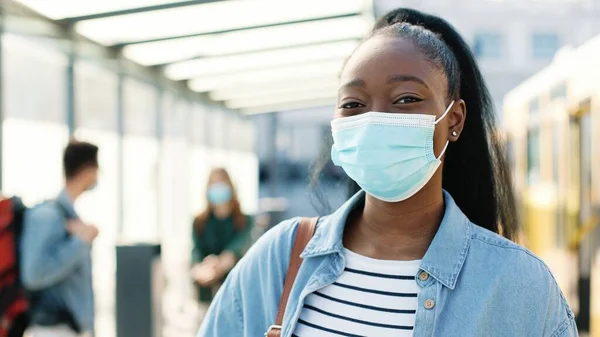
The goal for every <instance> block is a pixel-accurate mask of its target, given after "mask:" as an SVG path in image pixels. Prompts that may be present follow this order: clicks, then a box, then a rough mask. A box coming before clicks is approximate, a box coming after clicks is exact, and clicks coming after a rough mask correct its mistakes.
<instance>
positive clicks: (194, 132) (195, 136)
mask: <svg viewBox="0 0 600 337" xmlns="http://www.w3.org/2000/svg"><path fill="white" fill-rule="evenodd" d="M207 110H208V107H206V106H204V105H201V104H196V105H194V109H193V111H192V113H191V114H190V123H189V125H190V140H191V141H192V143H194V144H197V145H205V144H206V142H207V137H206V132H207V129H208V125H207V122H208V121H207Z"/></svg>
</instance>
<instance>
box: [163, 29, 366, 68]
mask: <svg viewBox="0 0 600 337" xmlns="http://www.w3.org/2000/svg"><path fill="white" fill-rule="evenodd" d="M347 41H356V42H360V39H358V38H350V39H335V40H330V41H319V42H308V43H299V44H295V45H293V46H291V47H290V46H286V47H273V48H263V49H257V50H252V51H242V52H233V53H223V54H218V55H211V56H202V55H198V56H193V57H189V58H186V59H181V60H177V61H173V62H169V63H163V64H155V65H153V66H152V67H155V68H157V69H160V70H162V71H164V70H165V69H166V68H167V67H168V66H169V65H174V64H177V63H181V62H188V61H195V60H207V59H214V58H220V57H229V56H243V55H248V54H252V53H262V52H272V51H273V52H274V51H279V50H286V49H294V48H302V47H313V46H319V45H322V44H329V43H337V42H347ZM310 62H314V61H310ZM269 68H271V67H269ZM191 77H194V76H193V75H191ZM191 77H190V78H191Z"/></svg>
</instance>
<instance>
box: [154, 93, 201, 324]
mask: <svg viewBox="0 0 600 337" xmlns="http://www.w3.org/2000/svg"><path fill="white" fill-rule="evenodd" d="M178 105H179V106H180V103H179V102H178V101H177V100H176V99H175V97H173V96H172V94H170V93H165V94H164V96H163V109H162V113H163V123H164V127H165V129H164V130H165V132H164V134H163V139H162V141H161V161H160V193H159V198H160V205H161V209H160V222H161V228H162V231H161V233H162V236H161V237H162V250H161V258H162V260H163V266H164V268H165V275H166V277H167V283H166V285H167V288H166V291H165V296H164V298H163V300H164V305H163V312H165V313H166V315H167V317H165V318H166V324H167V328H169V326H170V325H171V324H177V322H179V321H180V319H181V316H180V315H178V314H177V313H178V312H180V310H181V308H183V307H195V306H196V304H195V303H194V295H193V291H194V290H193V288H192V284H191V282H190V280H189V267H190V257H191V249H192V247H191V239H190V235H191V232H192V226H191V225H192V217H191V214H190V204H191V202H190V190H191V189H193V188H196V186H192V187H190V184H191V181H192V180H190V172H189V170H190V167H189V164H188V162H189V160H190V159H189V158H190V155H189V152H188V151H189V150H188V144H187V142H186V139H185V132H186V130H187V128H186V119H185V117H186V114H185V111H184V110H182V109H181V108H180V107H178ZM182 112H183V113H182ZM204 160H205V161H206V157H204ZM198 188H200V189H202V188H203V187H202V186H198ZM173 322H174V323H173Z"/></svg>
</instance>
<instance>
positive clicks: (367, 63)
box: [340, 36, 446, 84]
mask: <svg viewBox="0 0 600 337" xmlns="http://www.w3.org/2000/svg"><path fill="white" fill-rule="evenodd" d="M394 75H410V76H414V77H418V78H421V79H423V80H424V81H426V82H432V83H435V82H437V81H440V80H443V79H445V78H446V76H445V74H444V73H443V71H442V70H441V69H440V68H439V67H436V66H435V65H434V64H433V63H432V61H431V60H430V58H429V57H427V55H425V54H424V53H422V52H421V51H420V50H419V49H418V48H417V47H416V46H415V45H414V44H413V43H412V42H411V41H410V40H407V39H404V38H397V37H389V36H375V37H372V38H370V39H369V40H367V41H365V42H364V43H363V44H361V46H359V47H358V48H357V49H356V51H355V52H354V53H353V54H352V56H351V57H350V58H349V59H348V62H347V63H346V65H345V67H344V69H343V71H342V72H341V75H340V82H341V83H342V84H343V83H346V82H350V81H353V80H356V79H361V80H363V81H366V82H370V81H374V82H380V81H387V79H388V78H389V77H390V76H394Z"/></svg>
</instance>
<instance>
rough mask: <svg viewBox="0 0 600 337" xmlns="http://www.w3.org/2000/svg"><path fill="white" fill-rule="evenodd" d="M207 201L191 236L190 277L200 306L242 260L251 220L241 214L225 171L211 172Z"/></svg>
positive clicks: (210, 297) (209, 299)
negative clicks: (196, 290)
mask: <svg viewBox="0 0 600 337" xmlns="http://www.w3.org/2000/svg"><path fill="white" fill-rule="evenodd" d="M207 200H208V206H207V207H206V209H205V210H204V211H203V212H202V213H200V214H199V215H198V216H196V218H195V219H194V224H193V234H192V237H193V241H194V248H193V250H192V263H193V268H192V278H193V279H194V281H195V283H196V285H197V288H198V300H199V302H200V303H201V304H209V303H210V302H211V301H212V299H213V296H214V293H215V290H216V288H218V286H219V285H220V284H221V282H222V281H223V280H224V279H225V276H226V275H227V273H228V272H229V271H230V270H231V269H232V268H233V266H235V264H236V263H237V261H238V260H239V259H240V258H241V257H242V255H243V250H244V248H246V244H247V243H248V237H249V233H250V228H251V218H250V217H249V216H247V215H245V214H243V213H242V210H241V207H240V202H239V200H238V197H237V193H236V191H235V187H234V186H233V183H232V182H231V177H230V176H229V173H227V171H226V170H225V169H224V168H215V169H213V170H212V171H211V173H210V175H209V178H208V188H207Z"/></svg>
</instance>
